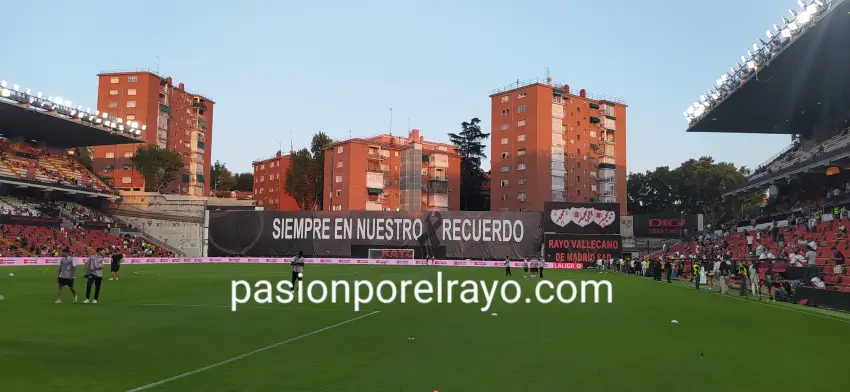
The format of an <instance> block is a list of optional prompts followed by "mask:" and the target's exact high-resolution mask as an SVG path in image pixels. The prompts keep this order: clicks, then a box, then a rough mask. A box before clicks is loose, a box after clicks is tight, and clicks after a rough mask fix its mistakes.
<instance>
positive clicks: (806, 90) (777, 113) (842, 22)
mask: <svg viewBox="0 0 850 392" xmlns="http://www.w3.org/2000/svg"><path fill="white" fill-rule="evenodd" d="M808 3H809V4H808V5H806V4H805V3H803V4H804V5H806V7H803V10H801V11H799V12H796V11H793V12H792V13H791V15H792V20H790V21H789V20H788V19H785V21H786V24H785V27H784V28H782V29H780V28H778V27H777V26H774V29H775V30H776V31H777V34H776V35H775V36H774V35H773V34H772V33H771V32H770V31H768V33H767V34H768V37H769V38H770V37H772V38H770V43H769V44H767V45H763V46H762V47H761V48H758V45H754V49H756V53H755V54H753V53H752V52H749V51H748V53H747V54H748V57H746V58H745V57H743V56H742V58H743V60H744V64H743V65H741V64H740V63H738V67H733V72H732V73H728V74H724V75H723V76H722V77H721V79H719V80H718V81H717V85H718V86H720V87H714V88H712V90H711V91H710V92H709V93H708V94H707V95H704V96H702V97H701V101H702V102H698V103H696V104H694V105H693V106H692V107H689V109H688V112H687V113H686V116H689V114H690V116H689V117H688V118H689V119H693V120H692V121H691V124H690V127H689V128H688V132H727V133H766V134H767V133H772V134H814V133H818V132H816V130H817V129H818V128H820V129H823V130H825V131H830V130H834V129H837V128H845V127H847V126H848V125H850V122H848V120H850V50H848V48H850V1H848V0H831V1H830V0H821V1H809V2H808ZM813 6H814V7H816V8H818V10H819V11H818V13H816V14H807V13H806V11H805V10H806V9H809V8H807V7H813ZM806 15H808V16H806ZM798 23H799V25H798ZM760 41H761V42H762V43H763V44H764V41H763V40H760ZM747 69H749V71H747ZM736 70H737V71H736ZM752 71H755V72H752ZM739 75H743V76H741V77H740V81H739V79H738V78H739ZM730 82H731V84H732V85H735V87H734V88H730V87H729V86H730ZM699 105H705V106H706V108H708V110H704V109H702V108H700V107H699ZM693 108H696V109H697V113H696V115H694V113H693Z"/></svg>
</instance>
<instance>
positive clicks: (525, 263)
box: [522, 257, 528, 278]
mask: <svg viewBox="0 0 850 392" xmlns="http://www.w3.org/2000/svg"><path fill="white" fill-rule="evenodd" d="M522 277H523V278H527V277H528V258H527V257H526V258H524V259H522Z"/></svg>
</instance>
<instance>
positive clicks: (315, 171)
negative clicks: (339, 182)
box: [310, 131, 333, 209]
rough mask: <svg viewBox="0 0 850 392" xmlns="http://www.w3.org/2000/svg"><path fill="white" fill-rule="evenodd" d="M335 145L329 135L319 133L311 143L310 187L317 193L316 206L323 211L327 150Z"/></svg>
mask: <svg viewBox="0 0 850 392" xmlns="http://www.w3.org/2000/svg"><path fill="white" fill-rule="evenodd" d="M331 144H333V140H331V138H330V137H328V135H326V134H325V133H324V132H321V131H320V132H318V133H316V134H315V135H313V140H312V141H311V142H310V187H311V188H312V189H313V190H314V191H315V197H316V200H315V203H316V204H315V205H316V206H318V209H322V195H324V187H325V149H326V148H328V147H330V146H331Z"/></svg>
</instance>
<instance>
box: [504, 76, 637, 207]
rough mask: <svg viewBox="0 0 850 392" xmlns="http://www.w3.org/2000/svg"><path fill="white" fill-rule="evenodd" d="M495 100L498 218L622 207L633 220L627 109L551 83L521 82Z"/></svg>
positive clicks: (511, 86) (547, 81)
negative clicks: (558, 207)
mask: <svg viewBox="0 0 850 392" xmlns="http://www.w3.org/2000/svg"><path fill="white" fill-rule="evenodd" d="M490 100H491V107H492V113H491V124H492V125H491V127H492V129H491V136H490V163H491V197H490V207H491V210H493V211H543V203H544V202H546V201H568V202H618V203H620V210H621V213H623V214H625V213H626V175H627V173H626V105H625V104H624V103H623V101H621V100H619V99H616V98H611V97H593V96H589V95H588V94H587V92H586V91H585V90H581V91H579V93H578V95H575V94H572V93H571V92H570V87H569V86H567V85H559V84H556V83H552V81H551V79H542V80H541V79H533V80H530V81H525V82H521V81H517V83H515V84H511V85H509V86H506V87H503V88H501V89H498V90H496V91H495V92H494V93H493V95H491V96H490Z"/></svg>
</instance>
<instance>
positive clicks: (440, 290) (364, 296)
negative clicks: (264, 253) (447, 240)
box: [230, 272, 614, 312]
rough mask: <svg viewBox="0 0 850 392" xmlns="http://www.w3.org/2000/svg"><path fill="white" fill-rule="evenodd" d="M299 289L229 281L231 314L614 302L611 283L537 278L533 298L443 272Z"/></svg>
mask: <svg viewBox="0 0 850 392" xmlns="http://www.w3.org/2000/svg"><path fill="white" fill-rule="evenodd" d="M296 286H297V287H296V290H294V291H293V290H292V289H293V286H292V283H291V282H290V281H288V280H281V281H277V282H271V281H268V280H258V281H255V282H253V283H252V282H249V281H246V280H233V281H231V296H230V298H231V301H230V303H231V310H232V311H234V312H235V311H236V310H237V309H238V307H239V305H244V304H248V303H251V302H252V301H253V302H254V303H256V304H261V305H267V304H274V303H277V304H291V303H298V304H305V303H312V304H326V303H331V304H341V303H342V304H353V306H354V310H355V311H359V310H360V308H361V307H362V306H364V305H368V304H370V303H372V302H373V301H378V302H379V303H381V304H392V303H402V304H405V303H420V304H430V303H437V304H450V303H456V302H460V303H463V304H479V305H482V306H481V311H482V312H486V311H487V310H489V309H490V307H491V306H492V305H493V302H494V301H495V300H496V298H497V296H498V298H500V299H501V301H502V302H504V303H506V304H516V303H526V304H533V303H536V304H552V303H558V304H573V303H576V302H578V303H581V304H586V303H593V304H599V303H609V304H610V303H612V302H613V300H614V289H613V287H612V286H611V282H609V281H607V280H600V281H596V280H582V281H579V282H578V283H576V282H573V281H571V280H561V281H550V280H544V279H541V280H537V281H536V284H535V286H534V290H533V291H534V292H533V293H532V294H531V295H525V294H524V293H523V287H522V285H520V284H519V282H517V281H515V280H505V281H498V280H493V281H489V282H488V281H485V280H445V279H443V273H442V272H437V281H436V282H431V281H429V280H419V281H413V280H402V281H391V280H382V281H380V282H378V283H375V282H372V281H370V280H354V281H347V280H332V281H330V282H325V281H323V280H311V281H309V282H303V281H298V283H296Z"/></svg>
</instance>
